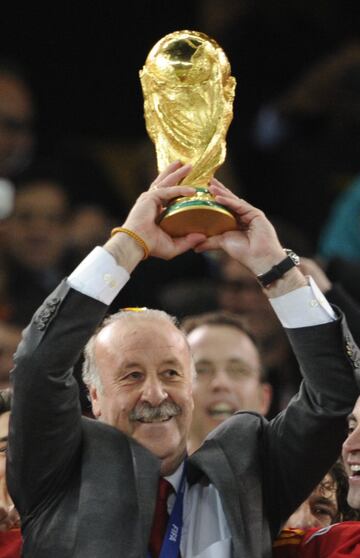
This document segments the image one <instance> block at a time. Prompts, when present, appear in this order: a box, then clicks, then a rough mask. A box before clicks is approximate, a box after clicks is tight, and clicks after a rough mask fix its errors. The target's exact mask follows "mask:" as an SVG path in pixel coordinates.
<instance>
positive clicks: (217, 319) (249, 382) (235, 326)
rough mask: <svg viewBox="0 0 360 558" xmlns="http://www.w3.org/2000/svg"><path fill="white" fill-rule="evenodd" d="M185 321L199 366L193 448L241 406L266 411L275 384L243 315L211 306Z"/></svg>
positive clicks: (190, 442) (194, 393)
mask: <svg viewBox="0 0 360 558" xmlns="http://www.w3.org/2000/svg"><path fill="white" fill-rule="evenodd" d="M181 327H182V329H183V331H184V332H185V333H186V336H187V341H188V343H189V346H190V350H191V354H192V357H193V359H194V364H195V369H196V376H195V379H194V383H193V397H194V412H193V419H192V425H191V431H190V435H189V445H188V448H189V452H190V453H192V452H193V451H195V450H196V449H198V448H199V447H200V446H201V445H202V443H203V442H204V440H205V438H206V436H207V435H208V434H209V433H210V432H211V431H212V430H213V429H214V428H215V427H216V426H218V425H219V424H220V423H221V422H223V421H224V420H226V419H227V418H229V417H230V416H231V415H232V414H233V413H235V412H236V411H256V412H258V413H260V414H262V415H264V416H265V415H266V414H267V412H268V410H269V407H270V402H271V394H272V390H271V386H270V384H269V383H268V382H267V381H266V376H265V371H264V368H263V366H262V362H261V357H260V354H259V350H258V348H257V344H256V340H255V338H254V336H253V335H252V334H251V333H250V331H249V330H248V328H247V327H246V323H245V321H244V320H243V319H242V318H241V317H240V316H238V315H237V314H231V313H230V312H221V311H219V312H209V313H204V314H199V315H196V316H188V317H187V318H185V319H184V320H183V321H182V323H181Z"/></svg>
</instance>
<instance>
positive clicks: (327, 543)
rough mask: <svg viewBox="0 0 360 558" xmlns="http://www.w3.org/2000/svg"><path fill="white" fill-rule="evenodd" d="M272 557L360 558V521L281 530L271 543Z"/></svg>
mask: <svg viewBox="0 0 360 558" xmlns="http://www.w3.org/2000/svg"><path fill="white" fill-rule="evenodd" d="M273 557H274V558H360V522H359V521H344V522H343V523H336V524H335V525H330V527H325V528H324V529H315V528H314V529H309V530H308V531H306V532H304V531H301V530H299V529H284V531H283V532H282V533H281V535H280V536H279V538H278V539H277V540H276V541H275V542H274V546H273Z"/></svg>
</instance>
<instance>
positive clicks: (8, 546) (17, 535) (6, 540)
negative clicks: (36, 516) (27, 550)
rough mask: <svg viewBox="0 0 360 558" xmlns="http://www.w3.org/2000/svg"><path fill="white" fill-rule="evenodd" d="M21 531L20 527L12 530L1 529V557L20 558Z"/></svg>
mask: <svg viewBox="0 0 360 558" xmlns="http://www.w3.org/2000/svg"><path fill="white" fill-rule="evenodd" d="M21 546H22V539H21V531H20V529H10V531H4V532H1V531H0V558H20V556H21Z"/></svg>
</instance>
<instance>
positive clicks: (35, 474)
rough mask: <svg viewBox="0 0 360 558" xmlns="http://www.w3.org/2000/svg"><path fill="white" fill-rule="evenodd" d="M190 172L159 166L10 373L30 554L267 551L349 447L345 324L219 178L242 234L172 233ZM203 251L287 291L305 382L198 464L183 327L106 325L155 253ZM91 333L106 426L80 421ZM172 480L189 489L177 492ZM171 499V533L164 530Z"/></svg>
mask: <svg viewBox="0 0 360 558" xmlns="http://www.w3.org/2000/svg"><path fill="white" fill-rule="evenodd" d="M189 170H190V166H189V165H181V163H179V162H175V163H173V164H171V165H170V166H169V167H168V168H167V169H166V170H165V171H164V172H163V173H161V174H160V175H159V176H158V178H157V179H156V180H155V182H154V183H153V184H152V186H151V187H150V189H149V190H148V191H147V192H145V193H143V194H142V195H141V196H140V197H139V198H138V200H137V202H136V203H135V205H134V207H133V208H132V210H131V211H130V213H129V216H128V217H127V219H126V220H125V223H124V224H123V227H119V228H118V229H116V230H114V231H113V235H112V237H111V239H110V240H109V241H107V242H106V243H105V245H104V248H100V247H98V248H96V249H95V251H94V252H92V253H91V254H90V255H89V256H88V257H87V258H86V259H85V260H84V261H83V262H82V263H81V264H80V266H79V267H78V268H77V269H76V270H75V271H74V272H73V273H72V274H71V275H70V276H69V278H68V279H67V280H65V281H64V283H62V284H61V285H60V286H59V287H58V289H57V290H56V291H55V292H54V293H53V294H52V295H50V296H49V297H48V299H47V300H46V301H45V303H44V305H43V306H42V307H41V308H40V309H39V310H38V311H37V312H36V314H35V316H34V318H33V320H32V322H31V324H30V326H29V327H28V329H27V330H26V331H25V333H24V338H23V340H22V343H21V344H20V346H19V348H18V350H17V354H16V365H15V369H14V371H13V373H12V376H13V389H14V403H13V409H12V417H11V426H10V437H9V440H10V450H9V455H8V464H9V465H8V482H9V487H10V490H11V494H12V496H13V499H14V502H15V505H16V507H17V509H18V510H19V512H20V516H21V521H22V529H23V534H24V556H25V557H27V556H31V558H35V557H36V558H43V557H44V558H45V557H46V558H48V557H49V556H51V558H58V557H59V558H60V557H61V558H67V557H70V556H71V557H73V556H76V557H77V558H83V557H84V558H85V557H86V558H89V557H90V556H91V557H92V558H103V557H104V556H106V557H107V558H112V557H118V556H126V557H127V558H135V557H136V558H138V557H144V556H149V555H151V556H152V557H154V556H159V555H160V556H161V557H164V556H166V558H170V557H177V556H178V554H179V547H180V552H181V556H182V557H183V558H191V557H193V558H195V557H198V558H210V557H213V556H216V557H217V558H220V557H221V558H230V557H233V558H244V557H245V556H246V557H247V558H250V557H260V556H261V557H263V558H265V557H268V556H270V554H271V543H272V539H273V537H274V536H275V535H276V534H277V533H278V531H279V529H280V527H281V525H282V523H283V521H285V519H286V518H287V517H288V516H289V515H290V514H291V513H292V511H293V510H294V509H295V508H296V507H297V506H298V505H299V503H300V502H301V501H303V500H304V499H305V497H306V496H307V495H308V494H309V493H310V491H311V489H312V488H313V487H314V486H315V485H316V484H317V483H318V482H319V481H320V479H321V478H322V477H323V475H324V474H325V472H326V471H327V470H328V469H329V467H330V465H331V464H332V462H333V461H334V460H335V458H336V456H337V454H338V452H339V450H340V446H341V443H342V441H343V439H344V436H345V428H346V416H347V414H348V413H349V412H350V410H351V408H352V407H353V404H354V393H355V386H354V379H353V370H354V368H355V367H356V366H357V364H356V360H355V361H353V360H352V359H350V358H348V356H347V354H346V350H345V347H347V349H348V351H352V352H353V354H355V353H356V351H357V348H356V346H355V344H354V343H353V341H352V339H351V336H350V334H349V332H348V330H347V327H346V325H345V324H344V322H343V321H342V319H341V318H337V317H336V315H335V314H334V312H333V311H332V309H331V307H330V306H329V305H328V304H327V302H326V300H325V299H324V298H323V297H322V295H321V293H317V292H316V286H315V285H313V284H312V283H311V282H310V284H308V281H307V279H306V278H305V277H304V276H303V275H302V274H301V273H300V271H299V270H298V269H297V267H296V265H295V264H296V258H294V256H293V255H292V256H290V255H288V256H286V255H285V254H284V250H283V248H282V246H281V245H280V243H279V241H278V238H277V236H276V233H275V231H274V229H273V227H272V225H271V223H270V222H269V221H268V220H267V219H266V217H265V216H264V214H263V213H262V212H261V211H259V210H258V209H256V208H254V207H252V206H251V205H250V204H248V203H247V202H245V201H244V200H240V199H238V198H237V197H236V196H235V195H234V194H233V193H232V192H230V191H229V190H228V189H227V188H225V187H224V186H223V185H221V184H220V183H219V182H218V181H217V180H215V179H214V180H212V181H211V183H210V184H209V190H210V192H211V193H212V194H213V196H215V199H216V201H217V202H218V203H220V204H223V205H226V206H227V207H229V208H230V210H232V211H233V212H234V214H235V215H236V216H237V221H238V223H239V226H238V228H237V230H234V231H231V232H226V233H224V234H220V235H217V236H213V237H211V238H205V236H204V235H203V234H200V233H191V234H189V235H186V236H184V237H180V238H175V239H173V238H171V237H169V236H168V235H167V234H166V233H165V232H164V231H163V230H162V229H161V228H160V227H159V225H158V217H159V215H160V213H161V211H162V210H163V207H164V206H165V205H166V204H167V203H168V201H169V200H171V199H173V198H176V197H179V196H186V195H192V194H193V193H194V189H193V188H190V187H186V186H178V184H179V182H180V181H182V180H183V179H185V180H186V175H187V174H188V172H189ZM190 248H195V251H197V252H201V251H204V250H211V249H216V250H217V249H219V248H222V249H224V250H226V251H227V252H228V253H229V254H230V255H231V256H232V257H234V258H236V259H238V260H239V261H241V262H242V263H243V264H244V265H246V267H247V268H248V269H250V270H251V271H252V272H253V273H254V274H255V275H256V276H258V280H259V281H261V282H262V284H263V285H264V289H265V290H266V293H267V294H268V296H269V297H276V298H272V299H271V300H272V305H273V306H274V307H275V309H276V310H277V313H278V315H279V317H280V318H281V319H282V320H283V323H284V325H286V327H287V328H288V333H289V336H290V338H291V341H292V343H293V346H294V350H295V351H296V354H297V356H298V359H299V362H300V366H301V368H302V370H303V374H304V378H305V381H304V384H303V386H302V388H301V391H300V394H299V396H298V397H297V398H296V399H294V400H293V401H292V402H291V404H290V405H289V407H288V408H287V409H286V411H285V412H284V413H282V414H281V415H279V416H277V417H276V418H275V419H274V420H272V421H270V422H268V421H266V419H264V418H263V417H261V416H260V415H257V414H255V413H246V412H244V413H239V414H235V415H234V416H232V417H231V418H229V419H228V420H227V421H225V422H224V423H223V424H222V425H221V426H219V428H217V429H216V430H215V431H214V432H213V433H212V434H211V435H210V437H208V439H207V440H206V442H205V444H204V445H203V446H202V447H201V448H200V449H199V450H198V451H197V452H195V453H194V454H193V455H192V456H191V457H190V458H188V459H187V458H186V454H187V448H186V446H187V437H188V434H189V429H190V424H191V416H192V409H193V401H192V395H191V392H192V375H193V364H192V360H191V356H190V351H189V349H188V345H187V342H186V339H185V337H184V334H183V333H182V332H180V331H179V330H178V329H177V328H176V326H175V325H174V323H171V319H170V318H169V317H168V316H167V315H164V314H161V313H160V314H159V313H157V312H156V311H155V312H154V311H148V312H147V311H145V312H132V311H128V312H121V313H120V314H119V315H118V316H115V317H113V318H110V321H109V322H107V323H105V324H104V325H103V326H102V327H101V328H100V330H99V331H96V330H97V327H98V325H99V324H100V322H101V321H102V319H103V317H104V315H105V314H106V312H107V308H108V305H109V304H110V303H111V301H112V300H113V298H114V297H115V296H116V294H117V293H118V291H119V289H120V288H121V287H122V285H124V283H125V282H126V281H127V280H128V279H129V274H130V273H131V272H132V270H133V269H134V268H135V267H136V266H137V265H138V264H139V263H140V261H141V259H143V258H144V257H146V256H147V255H148V254H151V255H152V256H155V257H161V258H164V259H170V258H173V257H175V256H176V255H178V254H180V253H182V252H184V251H186V250H188V249H190ZM284 306H285V309H284ZM94 332H95V337H92V336H93V334H94ZM91 337H92V339H90V338H91ZM89 339H90V341H89ZM88 342H89V344H88V345H87V349H86V361H85V379H86V380H87V381H88V383H89V390H90V396H91V400H92V405H93V411H94V414H95V416H96V417H97V418H98V419H99V420H92V419H87V418H84V417H82V416H81V410H80V406H79V400H78V390H77V386H76V381H75V380H74V379H73V377H72V374H71V367H72V366H73V365H74V363H75V362H76V361H77V359H78V358H79V355H80V353H81V351H82V349H83V347H84V345H85V344H87V343H88ZM339 386H341V389H339ZM329 432H331V436H329ZM314 455H316V459H314V458H313V457H314ZM159 476H160V477H161V478H160V480H159ZM164 477H166V479H164ZM165 480H167V481H168V483H166V482H165ZM169 483H170V484H171V485H172V487H173V488H174V489H175V491H176V495H174V494H170V496H169V497H168V498H166V495H165V492H166V491H165V488H164V486H165V487H166V486H168V485H169ZM158 486H159V491H158V492H159V498H158V501H157V502H156V493H157V488H158ZM164 503H165V504H166V503H167V504H168V506H169V507H170V509H171V516H170V519H169V523H168V527H167V530H166V533H165V535H163V534H161V533H160V534H159V532H158V531H157V530H156V528H157V527H159V525H160V523H162V519H164V517H165V513H164ZM155 510H156V512H155V513H154V511H155ZM165 512H166V510H165ZM152 524H153V529H152ZM159 540H160V543H161V542H162V549H161V550H159ZM160 546H161V544H160Z"/></svg>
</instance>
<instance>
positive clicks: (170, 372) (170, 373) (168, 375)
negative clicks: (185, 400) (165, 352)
mask: <svg viewBox="0 0 360 558" xmlns="http://www.w3.org/2000/svg"><path fill="white" fill-rule="evenodd" d="M178 375H179V373H178V372H177V371H176V370H174V369H173V368H170V369H169V370H165V372H164V376H165V377H166V378H174V377H176V376H178Z"/></svg>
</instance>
